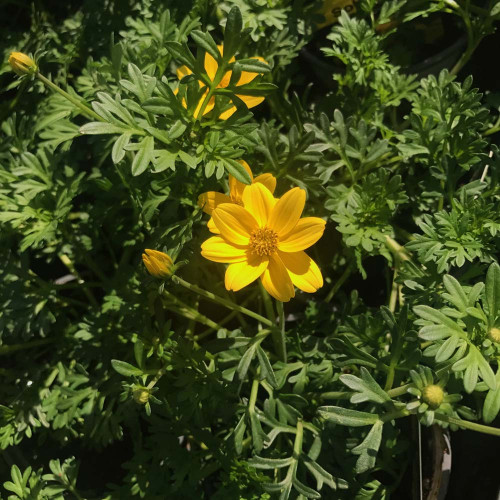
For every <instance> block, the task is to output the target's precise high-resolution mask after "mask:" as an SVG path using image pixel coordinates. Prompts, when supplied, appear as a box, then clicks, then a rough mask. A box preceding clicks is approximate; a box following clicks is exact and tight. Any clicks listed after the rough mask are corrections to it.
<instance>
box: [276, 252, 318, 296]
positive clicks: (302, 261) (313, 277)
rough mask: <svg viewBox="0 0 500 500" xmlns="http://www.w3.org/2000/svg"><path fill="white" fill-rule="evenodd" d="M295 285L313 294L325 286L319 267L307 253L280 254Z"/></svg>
mask: <svg viewBox="0 0 500 500" xmlns="http://www.w3.org/2000/svg"><path fill="white" fill-rule="evenodd" d="M278 255H279V256H280V258H281V261H282V262H283V264H284V265H285V267H286V269H287V271H288V274H289V275H290V278H291V280H292V282H293V284H294V285H295V286H296V287H297V288H300V289H301V290H302V291H304V292H308V293H313V292H315V291H316V290H317V289H318V288H321V287H322V286H323V276H322V275H321V271H320V270H319V267H318V265H317V264H316V262H314V260H312V259H311V257H309V255H307V254H306V253H305V252H294V253H285V252H278Z"/></svg>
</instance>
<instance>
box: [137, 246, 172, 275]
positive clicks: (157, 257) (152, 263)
mask: <svg viewBox="0 0 500 500" xmlns="http://www.w3.org/2000/svg"><path fill="white" fill-rule="evenodd" d="M142 261H143V262H144V265H145V266H146V269H147V270H148V272H149V274H151V276H154V277H155V278H168V277H169V276H171V275H172V267H173V264H174V263H173V261H172V259H171V258H170V256H169V255H167V254H166V253H163V252H159V251H158V250H150V249H146V250H144V253H143V254H142Z"/></svg>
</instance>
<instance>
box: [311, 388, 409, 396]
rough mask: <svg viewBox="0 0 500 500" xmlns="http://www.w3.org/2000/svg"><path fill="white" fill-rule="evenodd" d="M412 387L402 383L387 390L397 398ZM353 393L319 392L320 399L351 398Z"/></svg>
mask: <svg viewBox="0 0 500 500" xmlns="http://www.w3.org/2000/svg"><path fill="white" fill-rule="evenodd" d="M409 387H410V384H405V385H401V386H400V387H395V388H394V389H391V390H389V391H387V394H388V395H389V397H390V398H391V399H392V398H396V397H398V396H403V395H404V394H406V391H407V390H408V388H409ZM352 395H353V393H352V392H346V391H332V392H323V393H321V394H319V398H320V399H350V398H351V396H352Z"/></svg>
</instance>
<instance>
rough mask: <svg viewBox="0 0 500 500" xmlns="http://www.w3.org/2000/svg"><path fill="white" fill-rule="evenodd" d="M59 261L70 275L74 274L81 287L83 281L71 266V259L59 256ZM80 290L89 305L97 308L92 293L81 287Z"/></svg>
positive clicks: (63, 255) (72, 265)
mask: <svg viewBox="0 0 500 500" xmlns="http://www.w3.org/2000/svg"><path fill="white" fill-rule="evenodd" d="M59 260H60V261H61V262H62V263H63V264H64V265H65V266H66V267H67V268H68V269H69V271H70V272H71V273H72V274H74V275H75V276H76V278H77V280H78V283H79V284H81V285H83V284H84V283H85V282H84V281H83V279H82V278H81V276H80V275H79V274H78V271H77V270H76V267H75V265H74V264H73V262H71V259H70V258H69V257H68V256H67V255H65V254H61V255H59ZM82 290H83V293H84V294H85V295H86V296H87V298H88V299H89V301H90V303H91V304H92V305H93V306H94V307H98V304H97V301H96V299H95V297H94V295H93V294H92V292H91V291H90V290H89V289H88V288H87V287H82Z"/></svg>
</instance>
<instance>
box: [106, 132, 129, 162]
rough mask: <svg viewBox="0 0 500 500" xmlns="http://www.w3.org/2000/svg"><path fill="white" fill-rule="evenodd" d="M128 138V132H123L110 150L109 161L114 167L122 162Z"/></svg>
mask: <svg viewBox="0 0 500 500" xmlns="http://www.w3.org/2000/svg"><path fill="white" fill-rule="evenodd" d="M130 136H131V134H130V133H129V132H125V133H124V134H122V135H120V136H119V137H118V139H116V141H115V143H114V144H113V149H112V150H111V160H112V161H113V163H114V164H115V165H116V164H117V163H120V162H121V161H122V160H123V157H124V156H125V148H126V147H127V145H128V143H129V141H130Z"/></svg>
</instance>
